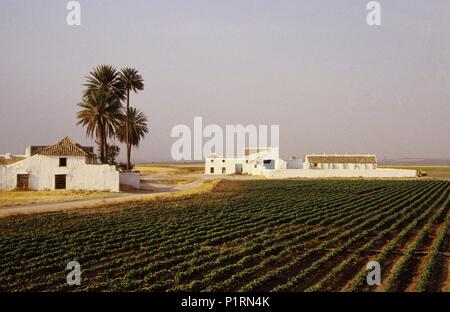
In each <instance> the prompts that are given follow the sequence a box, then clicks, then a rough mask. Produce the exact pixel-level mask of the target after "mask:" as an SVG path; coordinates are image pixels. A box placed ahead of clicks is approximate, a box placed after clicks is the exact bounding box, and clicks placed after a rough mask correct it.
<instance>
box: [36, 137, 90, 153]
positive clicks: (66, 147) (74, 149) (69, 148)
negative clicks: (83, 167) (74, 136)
mask: <svg viewBox="0 0 450 312" xmlns="http://www.w3.org/2000/svg"><path fill="white" fill-rule="evenodd" d="M39 154H41V155H48V156H89V155H91V153H90V151H87V150H86V148H83V147H82V146H80V145H79V144H76V143H75V142H73V141H72V140H71V139H70V138H68V137H65V138H64V139H62V140H61V141H59V142H58V143H56V144H54V145H50V146H47V147H46V148H44V149H43V150H41V151H40V152H39Z"/></svg>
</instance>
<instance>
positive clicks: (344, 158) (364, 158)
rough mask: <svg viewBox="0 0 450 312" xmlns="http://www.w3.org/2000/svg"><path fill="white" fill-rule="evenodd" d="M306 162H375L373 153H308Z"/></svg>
mask: <svg viewBox="0 0 450 312" xmlns="http://www.w3.org/2000/svg"><path fill="white" fill-rule="evenodd" d="M307 157H308V162H310V163H316V164H323V163H325V164H328V163H337V164H375V163H376V162H377V158H376V156H375V155H308V156H307Z"/></svg>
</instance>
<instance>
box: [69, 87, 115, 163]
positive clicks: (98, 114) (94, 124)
mask: <svg viewBox="0 0 450 312" xmlns="http://www.w3.org/2000/svg"><path fill="white" fill-rule="evenodd" d="M78 106H80V107H81V110H80V111H79V112H78V113H77V119H78V122H77V125H82V126H83V127H84V126H85V127H86V135H87V136H89V137H91V138H92V137H94V136H95V138H96V139H97V140H98V142H99V143H100V150H101V154H100V160H101V162H102V163H107V162H108V144H107V138H111V137H113V136H114V134H115V130H116V129H117V128H118V127H119V125H120V121H121V120H122V119H123V117H121V116H122V113H121V108H122V105H121V103H120V100H119V99H118V98H117V97H116V96H115V95H113V94H111V93H109V92H107V91H102V90H93V91H91V92H89V93H87V94H86V95H85V96H84V97H83V99H82V102H81V103H79V104H78Z"/></svg>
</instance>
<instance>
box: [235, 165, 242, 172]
mask: <svg viewBox="0 0 450 312" xmlns="http://www.w3.org/2000/svg"><path fill="white" fill-rule="evenodd" d="M242 167H243V166H242V164H235V165H234V172H235V173H236V174H241V173H242V171H243V168H242Z"/></svg>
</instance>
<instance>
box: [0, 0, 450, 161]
mask: <svg viewBox="0 0 450 312" xmlns="http://www.w3.org/2000/svg"><path fill="white" fill-rule="evenodd" d="M79 2H80V3H81V6H82V7H81V18H82V20H81V23H82V25H81V26H78V27H70V26H68V25H67V24H66V14H67V12H68V11H67V10H66V4H67V1H62V0H40V1H29V0H0V153H5V152H13V153H23V151H24V149H25V146H27V145H30V144H36V145H38V144H51V143H55V142H56V141H58V140H59V139H60V138H62V137H64V136H70V137H72V138H73V139H75V140H76V141H78V142H80V143H83V144H92V140H90V139H87V138H86V137H85V130H84V129H83V128H82V127H80V126H76V119H75V114H76V111H77V109H78V107H77V105H76V104H77V103H78V102H79V101H80V96H81V91H82V89H83V87H82V83H83V81H84V80H83V79H84V76H85V75H86V74H87V73H88V72H89V71H90V70H91V69H92V67H93V66H95V65H99V64H111V65H115V66H117V67H122V66H131V67H134V68H136V69H138V70H139V71H140V72H141V73H142V75H143V76H144V78H145V91H143V92H141V93H140V94H139V95H132V98H131V103H132V105H135V106H137V107H138V108H140V109H141V110H143V111H144V112H145V113H146V114H147V115H148V116H149V118H150V126H151V136H149V137H147V139H145V141H143V142H142V144H141V147H140V148H139V149H138V150H137V151H135V152H134V155H135V160H139V161H143V160H146V161H158V160H168V159H170V148H171V145H172V143H173V142H174V141H175V139H173V138H171V137H170V131H171V129H172V127H173V126H174V125H176V124H187V125H190V126H192V124H193V117H194V116H202V117H203V121H204V123H205V124H210V123H214V124H219V125H221V126H224V125H226V124H237V123H241V124H256V125H259V124H268V125H271V124H278V125H280V148H281V154H282V156H283V157H288V156H291V155H297V156H303V155H304V154H306V153H311V152H315V153H345V152H348V153H356V152H359V153H366V152H371V153H376V154H377V155H378V156H379V158H382V157H389V158H398V157H435V158H449V157H450V140H449V137H450V76H449V73H450V18H449V17H450V1H449V0H433V1H429V0H421V1H418V0H417V1H415V0H380V1H379V2H380V3H381V5H382V25H381V26H380V27H369V26H368V25H367V24H366V14H367V10H366V4H367V2H368V1H361V0H345V1H344V0H340V1H336V0H327V1H325V0H308V1H306V0H293V1H288V0H282V1H275V0H272V1H264V0H253V1H249V0H231V1H230V0H226V1H225V0H222V1H218V0H204V1H193V0H180V1H171V0H165V1H163V0H161V1H149V0H142V1H132V0H131V1H123V0H122V1H119V0H108V1H99V0H95V1H94V0H89V1H87V0H84V1H79ZM122 150H124V148H123V149H122Z"/></svg>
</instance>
